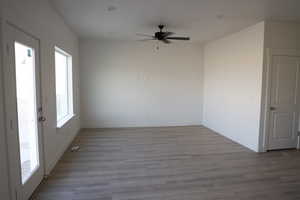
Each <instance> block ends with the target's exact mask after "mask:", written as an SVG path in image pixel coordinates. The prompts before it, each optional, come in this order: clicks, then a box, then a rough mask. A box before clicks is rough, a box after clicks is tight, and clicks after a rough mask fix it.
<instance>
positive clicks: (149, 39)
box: [137, 38, 155, 42]
mask: <svg viewBox="0 0 300 200" xmlns="http://www.w3.org/2000/svg"><path fill="white" fill-rule="evenodd" d="M151 40H155V39H154V38H145V39H141V40H137V41H140V42H144V41H151Z"/></svg>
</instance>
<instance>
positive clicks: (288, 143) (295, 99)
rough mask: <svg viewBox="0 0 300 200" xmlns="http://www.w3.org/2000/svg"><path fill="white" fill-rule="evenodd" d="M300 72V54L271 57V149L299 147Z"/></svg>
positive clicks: (269, 143)
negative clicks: (297, 55) (296, 55)
mask: <svg viewBox="0 0 300 200" xmlns="http://www.w3.org/2000/svg"><path fill="white" fill-rule="evenodd" d="M299 73H300V57H293V56H273V57H272V66H271V96H270V97H271V99H270V108H269V109H270V121H269V140H268V149H269V150H273V149H287V148H296V147H297V142H298V138H297V135H298V124H299V108H300V107H299V103H300V102H299V100H300V99H299V94H300V84H299V83H300V81H299V78H300V77H299V75H300V74H299Z"/></svg>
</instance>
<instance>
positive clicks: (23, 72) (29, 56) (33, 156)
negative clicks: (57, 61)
mask: <svg viewBox="0 0 300 200" xmlns="http://www.w3.org/2000/svg"><path fill="white" fill-rule="evenodd" d="M14 45H15V72H16V95H17V115H18V135H19V149H20V165H21V179H22V184H24V183H25V182H26V181H27V180H28V179H29V178H30V177H31V175H32V174H33V173H34V172H35V170H36V169H38V167H39V149H38V122H37V107H36V79H35V58H34V57H35V52H34V49H32V48H30V47H27V46H25V45H23V44H21V43H18V42H15V44H14Z"/></svg>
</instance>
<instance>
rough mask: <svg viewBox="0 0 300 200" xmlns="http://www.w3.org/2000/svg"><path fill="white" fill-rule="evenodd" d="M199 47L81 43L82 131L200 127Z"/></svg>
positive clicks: (200, 77) (187, 45)
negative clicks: (152, 127) (89, 128)
mask: <svg viewBox="0 0 300 200" xmlns="http://www.w3.org/2000/svg"><path fill="white" fill-rule="evenodd" d="M202 61H203V59H202V48H201V47H200V46H197V45H193V44H190V43H186V42H178V43H173V44H170V45H168V46H165V45H163V46H161V48H160V49H159V50H156V43H155V42H145V43H142V42H121V41H120V42H110V41H106V42H101V41H93V40H84V41H81V42H80V62H81V63H80V65H81V72H80V79H81V114H82V115H81V120H82V127H145V126H146V127H148V126H177V125H199V124H201V120H202V119H201V116H202V76H203V73H202Z"/></svg>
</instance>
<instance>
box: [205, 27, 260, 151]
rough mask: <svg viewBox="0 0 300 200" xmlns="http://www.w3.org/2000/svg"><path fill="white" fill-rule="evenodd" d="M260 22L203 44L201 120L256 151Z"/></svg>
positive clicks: (258, 124)
mask: <svg viewBox="0 0 300 200" xmlns="http://www.w3.org/2000/svg"><path fill="white" fill-rule="evenodd" d="M263 45H264V22H261V23H259V24H257V25H254V26H251V27H249V28H247V29H245V30H242V31H240V32H238V33H235V34H232V35H230V36H227V37H224V38H222V39H219V40H217V41H213V42H210V43H208V44H207V45H205V48H204V61H205V62H204V74H205V75H204V77H205V78H204V93H203V96H204V104H203V124H204V125H205V126H207V127H208V128H211V129H213V130H215V131H216V132H218V133H220V134H222V135H224V136H226V137H228V138H230V139H232V140H233V141H236V142H238V143H240V144H242V145H244V146H246V147H248V148H250V149H252V150H254V151H258V140H259V128H260V106H261V92H262V71H263V48H264V46H263Z"/></svg>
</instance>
